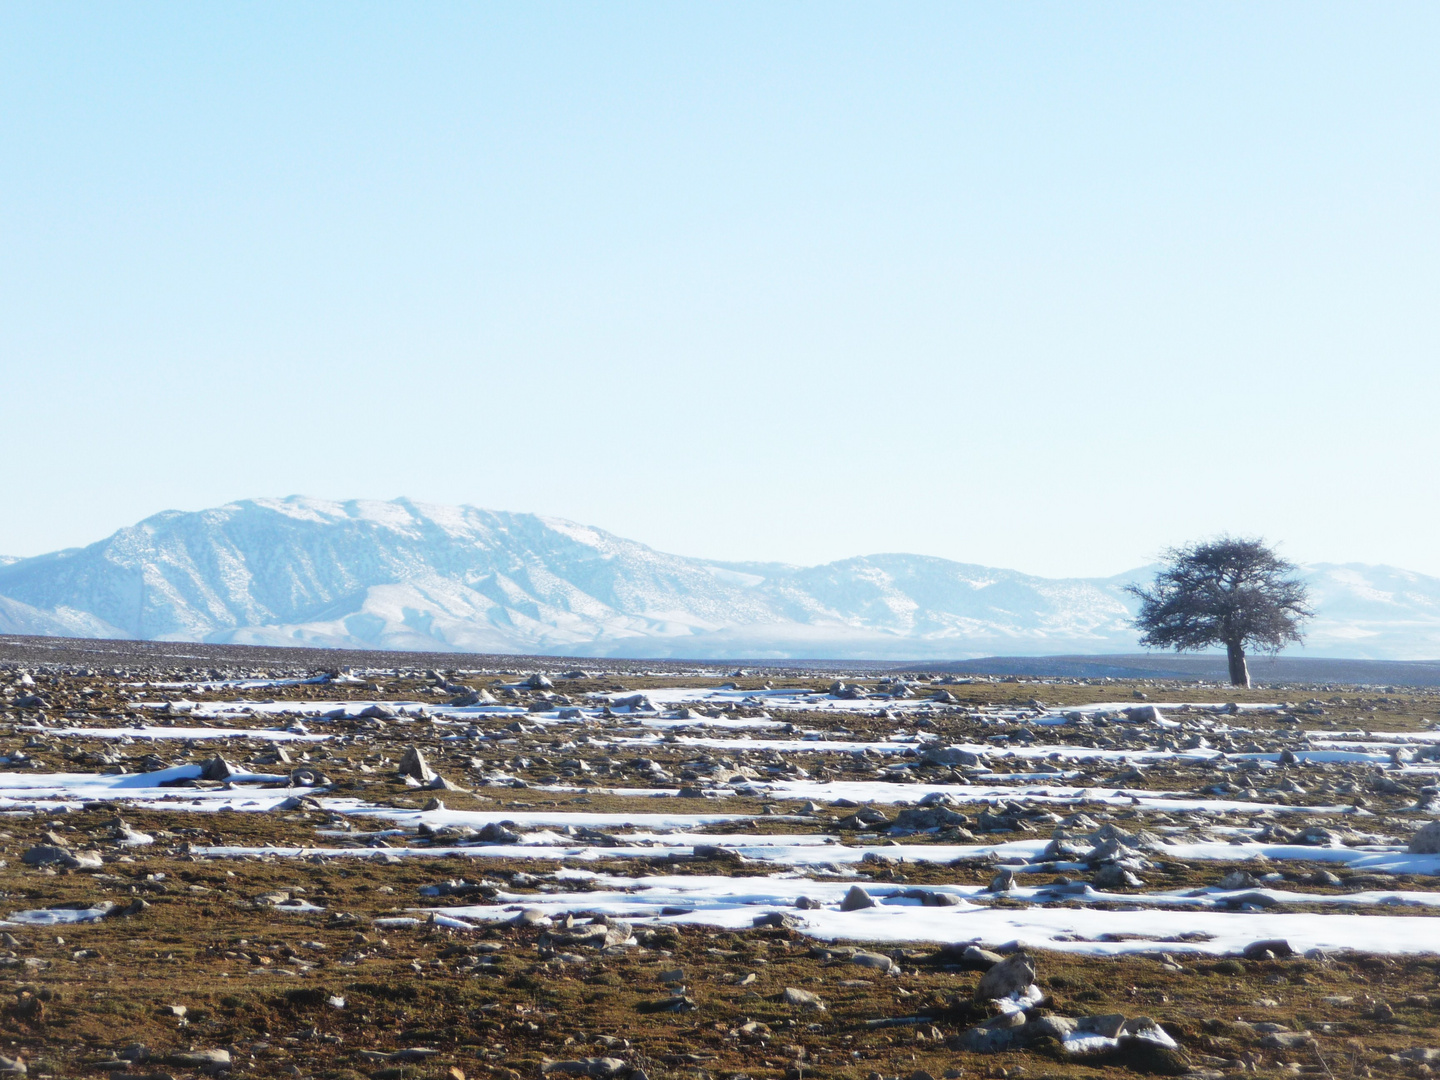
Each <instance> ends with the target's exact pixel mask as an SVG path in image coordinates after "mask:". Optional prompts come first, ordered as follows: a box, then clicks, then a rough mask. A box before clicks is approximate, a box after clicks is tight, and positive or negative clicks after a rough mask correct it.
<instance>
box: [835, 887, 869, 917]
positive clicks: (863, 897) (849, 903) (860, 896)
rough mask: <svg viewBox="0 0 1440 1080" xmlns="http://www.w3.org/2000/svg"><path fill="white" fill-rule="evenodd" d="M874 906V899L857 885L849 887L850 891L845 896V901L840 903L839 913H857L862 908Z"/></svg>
mask: <svg viewBox="0 0 1440 1080" xmlns="http://www.w3.org/2000/svg"><path fill="white" fill-rule="evenodd" d="M874 906H875V898H874V897H873V896H871V895H870V894H869V893H868V892H866V891H865V890H864V889H862V888H861V887H860V886H859V885H851V886H850V891H849V892H847V893H846V894H845V899H844V900H842V901H840V910H841V911H859V910H861V909H862V908H871V907H874Z"/></svg>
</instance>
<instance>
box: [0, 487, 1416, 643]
mask: <svg viewBox="0 0 1440 1080" xmlns="http://www.w3.org/2000/svg"><path fill="white" fill-rule="evenodd" d="M1150 573H1151V568H1140V569H1137V570H1135V571H1131V572H1129V573H1126V574H1120V575H1117V576H1115V577H1111V578H1073V579H1055V578H1041V577H1033V576H1030V575H1026V574H1021V573H1017V572H1016V571H1013V570H996V569H992V568H990V567H984V566H973V565H970V564H967V563H957V562H950V561H948V560H946V559H937V558H931V557H927V556H922V555H870V556H864V557H861V558H854V559H844V560H841V561H839V562H833V563H827V564H825V565H823V566H812V567H799V566H788V565H784V564H780V563H729V562H713V561H707V560H704V559H691V558H685V557H683V556H679V555H667V554H665V553H663V552H659V551H655V550H653V549H651V548H648V547H646V546H645V545H643V544H640V543H637V542H635V541H633V540H626V539H623V538H622V537H618V536H615V535H613V534H611V533H608V532H605V531H604V530H601V529H597V528H592V527H590V526H586V525H578V524H576V523H574V522H571V521H564V520H561V519H558V518H548V517H539V516H536V515H534V514H515V513H503V512H497V511H492V510H481V509H477V508H475V507H470V506H458V507H457V506H436V505H427V504H419V503H414V502H411V501H410V500H408V499H396V500H394V501H392V502H369V501H352V502H344V503H341V502H330V501H326V500H321V499H310V498H302V497H298V496H296V497H291V498H287V499H252V500H245V501H242V502H236V503H231V504H229V505H227V506H221V507H217V508H216V509H213V510H202V511H199V512H195V513H183V512H180V511H167V512H165V513H161V514H156V515H155V516H153V517H150V518H147V519H145V520H144V521H142V522H140V523H139V524H138V525H134V526H132V527H130V528H126V529H121V530H120V531H119V532H117V533H115V534H114V535H113V536H111V537H109V538H107V539H105V540H101V541H100V542H98V543H95V544H91V545H90V546H89V547H85V548H77V549H71V550H67V551H59V552H55V553H53V554H49V555H40V556H36V557H35V558H29V559H17V560H7V559H3V558H0V632H7V633H23V634H44V635H60V636H67V637H116V638H121V637H123V638H140V639H153V640H171V641H211V642H229V643H237V644H265V645H316V646H336V647H347V648H383V649H411V650H422V651H464V652H485V653H547V654H561V655H574V656H632V657H643V656H652V657H692V658H696V659H721V658H745V659H766V658H787V657H794V658H813V659H821V658H837V659H839V658H845V659H897V660H898V659H917V660H918V659H959V658H965V657H972V656H982V655H991V654H1010V655H1015V654H1053V653H1106V652H1110V653H1113V652H1133V651H1135V649H1136V641H1135V633H1134V631H1133V630H1132V629H1131V627H1130V623H1129V620H1130V617H1131V614H1132V612H1133V608H1134V603H1133V601H1132V600H1131V599H1130V597H1129V596H1128V595H1126V594H1125V592H1124V591H1123V590H1124V586H1125V585H1126V584H1127V583H1129V582H1131V581H1136V580H1146V579H1148V578H1149V576H1150ZM1305 573H1306V575H1307V577H1308V579H1309V581H1310V583H1311V589H1312V597H1313V599H1314V601H1315V602H1316V607H1317V610H1318V617H1317V618H1316V620H1315V621H1314V623H1313V624H1312V625H1311V627H1310V632H1309V640H1308V642H1307V651H1308V652H1310V653H1312V654H1314V655H1327V656H1353V657H1366V658H1372V659H1395V660H1408V659H1430V658H1434V657H1437V656H1440V578H1433V577H1426V576H1424V575H1421V574H1414V573H1410V572H1408V571H1404V570H1397V569H1394V568H1391V567H1386V566H1361V565H1333V564H1315V565H1312V566H1307V567H1305Z"/></svg>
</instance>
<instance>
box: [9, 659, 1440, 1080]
mask: <svg viewBox="0 0 1440 1080" xmlns="http://www.w3.org/2000/svg"><path fill="white" fill-rule="evenodd" d="M95 644H96V646H97V649H98V648H100V647H101V646H102V645H103V649H104V650H105V651H103V652H102V651H96V652H94V653H88V654H87V653H85V652H84V651H65V650H63V649H56V650H53V651H49V652H47V651H46V649H45V647H44V646H43V645H40V644H37V643H36V641H35V640H34V639H29V640H28V641H26V640H24V639H16V640H15V641H11V642H7V643H4V645H3V650H0V664H3V665H6V666H3V667H0V695H3V696H0V817H3V821H0V858H3V867H0V920H3V922H4V925H3V926H0V933H3V934H4V935H5V936H4V937H3V939H0V963H3V964H4V965H5V966H6V967H7V969H8V971H9V973H10V976H11V983H10V985H11V989H12V991H13V992H12V993H11V995H10V996H9V997H8V998H7V999H6V1000H5V1001H4V1003H3V1012H0V1055H3V1057H4V1058H5V1059H6V1061H7V1062H9V1064H10V1066H11V1068H10V1071H11V1072H18V1071H19V1070H20V1069H21V1068H22V1067H23V1068H24V1069H26V1070H28V1074H29V1075H31V1076H35V1075H40V1076H57V1077H58V1076H72V1075H90V1076H97V1077H98V1076H102V1075H105V1074H109V1075H111V1076H113V1077H118V1078H134V1077H142V1076H143V1077H151V1078H155V1080H158V1078H160V1077H162V1076H167V1075H168V1076H170V1077H173V1078H179V1077H183V1076H199V1075H202V1074H210V1075H220V1074H224V1073H226V1072H229V1073H231V1074H235V1075H238V1074H242V1073H243V1074H251V1075H256V1076H277V1077H283V1076H304V1077H321V1078H334V1080H342V1078H343V1080H353V1078H355V1077H360V1076H369V1077H375V1078H376V1080H406V1078H412V1077H413V1078H417V1080H419V1078H427V1077H434V1078H437V1080H439V1078H444V1077H450V1078H452V1080H458V1077H459V1076H460V1074H463V1076H464V1077H484V1076H496V1077H506V1078H509V1077H514V1076H521V1077H527V1078H528V1077H538V1076H540V1075H542V1074H549V1075H577V1074H583V1075H587V1076H594V1077H611V1076H613V1077H616V1078H617V1080H625V1078H626V1077H629V1076H635V1077H636V1080H643V1078H642V1077H640V1076H639V1075H637V1074H643V1077H644V1078H649V1080H660V1078H668V1077H676V1078H679V1077H687V1078H696V1077H698V1078H705V1077H714V1078H716V1080H729V1078H732V1077H737V1076H744V1077H754V1078H760V1077H774V1078H781V1077H790V1078H792V1080H795V1078H804V1077H810V1076H814V1077H816V1078H829V1077H834V1078H842V1077H843V1078H850V1077H853V1078H857V1080H863V1078H865V1077H868V1076H871V1075H872V1074H878V1075H879V1076H881V1077H886V1078H889V1077H902V1078H908V1077H911V1076H914V1075H916V1074H919V1073H928V1074H929V1075H930V1076H931V1077H934V1078H936V1080H939V1078H942V1077H944V1076H946V1075H947V1074H950V1075H952V1076H954V1075H963V1076H967V1077H987V1076H1006V1077H1014V1076H1023V1077H1026V1078H1027V1080H1031V1078H1034V1077H1038V1076H1047V1075H1053V1076H1099V1075H1101V1073H1102V1072H1113V1071H1116V1070H1129V1071H1132V1072H1140V1073H1158V1074H1166V1075H1177V1074H1182V1073H1190V1074H1194V1075H1196V1076H1203V1075H1220V1074H1232V1073H1234V1074H1240V1073H1246V1074H1256V1073H1258V1074H1261V1075H1287V1076H1288V1075H1295V1074H1301V1075H1313V1076H1320V1077H1326V1078H1334V1077H1342V1076H1346V1077H1348V1076H1364V1075H1426V1074H1428V1072H1429V1071H1430V1069H1431V1067H1432V1065H1440V1049H1437V1048H1440V968H1437V958H1440V957H1437V954H1440V918H1437V916H1440V826H1436V825H1432V824H1431V823H1432V822H1434V821H1435V820H1436V818H1437V817H1440V794H1437V788H1436V783H1437V779H1440V729H1436V728H1435V727H1434V725H1433V724H1432V720H1433V719H1435V718H1437V717H1440V693H1436V692H1435V691H1433V690H1427V689H1409V690H1407V689H1405V688H1403V687H1398V686H1396V687H1382V688H1361V687H1354V686H1343V687H1342V686H1323V685H1294V686H1283V687H1266V688H1263V689H1259V690H1255V691H1235V690H1232V689H1230V688H1228V687H1224V686H1217V685H1213V684H1204V683H1195V682H1189V683H1181V682H1165V681H1158V680H1152V681H1144V682H1114V681H1108V680H1099V679H1095V680H1085V679H1068V680H1048V681H1047V680H1016V679H1009V680H1001V679H999V678H995V679H986V678H981V679H967V678H964V677H960V676H956V675H939V674H933V673H927V672H926V671H925V670H923V669H915V670H901V669H896V670H894V671H892V672H890V673H888V674H883V673H881V672H880V671H877V670H876V669H874V668H870V669H866V668H863V667H862V668H856V669H855V670H853V671H848V672H847V671H837V670H834V669H833V668H832V669H829V670H824V671H821V670H818V669H810V670H806V669H803V668H774V669H768V668H767V669H754V668H749V669H745V670H743V671H739V670H735V669H727V668H725V667H723V666H704V667H699V666H696V667H689V666H687V665H684V664H678V663H673V662H669V663H665V664H663V665H659V664H655V665H647V664H645V663H641V662H617V661H584V662H573V661H553V662H551V661H533V660H520V659H511V658H489V659H487V660H486V661H485V662H484V663H483V664H479V663H478V662H477V661H476V658H472V657H466V658H456V657H449V658H446V657H443V656H435V657H425V658H419V659H418V661H417V658H413V657H403V656H392V657H390V658H388V660H387V658H384V657H378V658H377V657H376V656H374V655H373V654H372V655H370V656H368V657H334V656H332V655H330V654H326V653H320V652H304V651H298V650H297V651H287V652H283V653H281V652H278V651H268V652H267V651H260V650H253V651H247V650H244V649H239V648H234V647H231V648H226V649H223V650H219V649H210V648H209V647H206V646H193V645H184V646H160V645H139V646H136V647H135V648H134V649H132V650H130V651H126V650H125V649H124V648H123V647H122V646H121V644H118V643H95ZM347 661H350V663H348V666H347V665H346V662H347ZM361 661H363V663H361ZM332 663H333V664H337V665H341V666H335V667H331V666H328V665H330V664H332ZM397 664H399V665H400V666H395V665H397ZM572 665H579V666H572ZM4 1064H5V1062H0V1066H3V1065H4ZM922 1080H923V1077H922Z"/></svg>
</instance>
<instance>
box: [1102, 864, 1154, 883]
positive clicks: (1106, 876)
mask: <svg viewBox="0 0 1440 1080" xmlns="http://www.w3.org/2000/svg"><path fill="white" fill-rule="evenodd" d="M1095 887H1096V888H1098V889H1141V888H1144V887H1145V882H1143V881H1141V880H1140V879H1139V878H1138V877H1136V876H1135V875H1134V874H1132V873H1131V872H1130V871H1129V870H1126V869H1125V868H1124V867H1123V866H1121V865H1120V864H1119V863H1110V864H1109V865H1108V866H1102V867H1101V868H1100V869H1099V871H1097V872H1096V874H1095Z"/></svg>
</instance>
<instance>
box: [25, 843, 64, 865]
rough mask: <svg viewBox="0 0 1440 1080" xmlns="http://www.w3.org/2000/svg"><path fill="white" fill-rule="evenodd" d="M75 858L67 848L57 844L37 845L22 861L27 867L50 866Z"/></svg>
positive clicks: (27, 852) (30, 849) (26, 853)
mask: <svg viewBox="0 0 1440 1080" xmlns="http://www.w3.org/2000/svg"><path fill="white" fill-rule="evenodd" d="M73 858H74V856H73V855H71V854H70V851H69V850H68V849H67V848H63V847H59V846H58V845H56V844H36V845H35V846H34V847H32V848H28V849H27V850H26V852H25V854H23V855H21V856H20V861H21V862H23V863H24V864H25V865H26V866H49V865H50V864H51V863H64V862H68V861H69V860H71V859H73Z"/></svg>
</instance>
